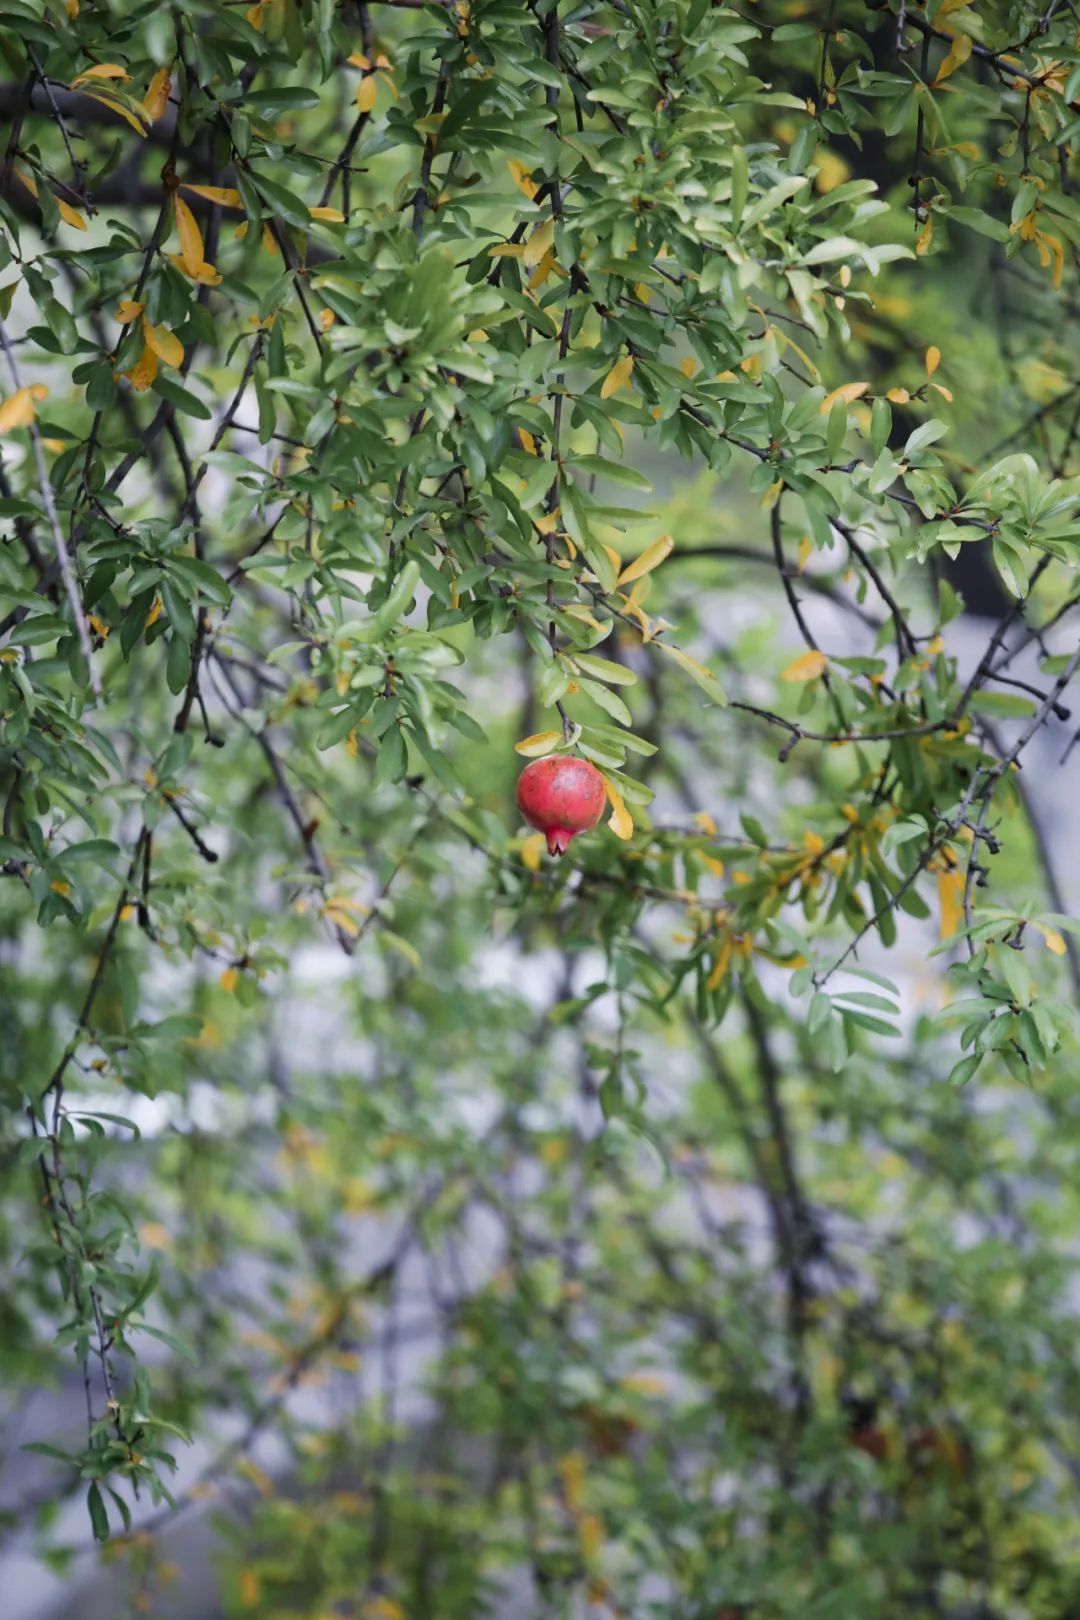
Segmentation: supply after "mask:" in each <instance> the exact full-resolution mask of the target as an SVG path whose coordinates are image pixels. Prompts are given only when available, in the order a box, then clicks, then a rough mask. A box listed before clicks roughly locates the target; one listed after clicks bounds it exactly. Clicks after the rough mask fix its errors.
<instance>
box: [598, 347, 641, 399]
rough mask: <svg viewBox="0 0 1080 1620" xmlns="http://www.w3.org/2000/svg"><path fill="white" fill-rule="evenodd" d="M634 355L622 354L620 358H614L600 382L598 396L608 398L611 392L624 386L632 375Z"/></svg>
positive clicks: (615, 391)
mask: <svg viewBox="0 0 1080 1620" xmlns="http://www.w3.org/2000/svg"><path fill="white" fill-rule="evenodd" d="M633 370H634V357H633V355H632V354H624V355H623V357H622V359H621V360H616V362H615V364H614V365H613V366H612V368H611V370H610V371H609V372H608V374H607V376H606V377H605V378H604V380H603V382H602V383H601V384H600V398H601V399H610V398H611V396H612V394H614V393H617V392H618V390H619V389H620V388H625V387H626V386H627V384H628V383H629V381H630V378H631V376H632V375H633Z"/></svg>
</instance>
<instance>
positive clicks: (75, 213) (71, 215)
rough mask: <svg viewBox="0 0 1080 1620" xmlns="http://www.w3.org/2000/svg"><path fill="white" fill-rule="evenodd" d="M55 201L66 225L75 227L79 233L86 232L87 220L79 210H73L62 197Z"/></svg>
mask: <svg viewBox="0 0 1080 1620" xmlns="http://www.w3.org/2000/svg"><path fill="white" fill-rule="evenodd" d="M53 200H54V201H55V203H56V206H57V208H58V209H59V211H60V218H61V219H62V220H63V221H64V223H65V224H66V225H74V227H75V229H76V230H77V231H85V230H86V220H85V219H84V218H83V216H82V215H81V214H80V213H79V210H78V209H77V208H72V206H71V204H70V203H66V202H65V201H64V200H63V198H62V197H56V198H54V199H53Z"/></svg>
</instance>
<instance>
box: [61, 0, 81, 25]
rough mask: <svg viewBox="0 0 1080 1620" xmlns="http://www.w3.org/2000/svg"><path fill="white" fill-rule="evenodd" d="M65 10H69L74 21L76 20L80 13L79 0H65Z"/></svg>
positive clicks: (69, 14)
mask: <svg viewBox="0 0 1080 1620" xmlns="http://www.w3.org/2000/svg"><path fill="white" fill-rule="evenodd" d="M64 10H65V11H66V12H67V14H68V16H69V17H70V18H71V20H72V22H74V21H75V18H76V17H77V16H78V15H79V0H64Z"/></svg>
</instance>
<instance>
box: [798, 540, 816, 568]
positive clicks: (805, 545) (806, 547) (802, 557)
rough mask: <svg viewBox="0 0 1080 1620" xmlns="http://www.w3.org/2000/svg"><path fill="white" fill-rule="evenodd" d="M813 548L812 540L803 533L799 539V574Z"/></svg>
mask: <svg viewBox="0 0 1080 1620" xmlns="http://www.w3.org/2000/svg"><path fill="white" fill-rule="evenodd" d="M813 549H814V542H813V541H812V540H811V538H810V536H809V535H808V534H804V535H803V537H802V539H801V540H800V541H799V553H798V555H799V573H800V574H801V573H802V572H803V570H804V569H805V568H806V565H807V563H808V562H809V561H810V553H811V552H812V551H813Z"/></svg>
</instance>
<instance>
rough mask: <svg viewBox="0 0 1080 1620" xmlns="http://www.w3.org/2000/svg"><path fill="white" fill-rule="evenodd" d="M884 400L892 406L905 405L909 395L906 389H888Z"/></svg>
mask: <svg viewBox="0 0 1080 1620" xmlns="http://www.w3.org/2000/svg"><path fill="white" fill-rule="evenodd" d="M885 398H886V399H888V400H891V401H892V403H893V404H894V405H906V404H907V402H908V400H909V399H910V398H911V395H910V394H909V393H908V391H907V389H906V388H890V389H888V391H887V392H886V394H885Z"/></svg>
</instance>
